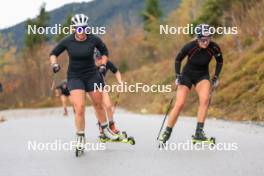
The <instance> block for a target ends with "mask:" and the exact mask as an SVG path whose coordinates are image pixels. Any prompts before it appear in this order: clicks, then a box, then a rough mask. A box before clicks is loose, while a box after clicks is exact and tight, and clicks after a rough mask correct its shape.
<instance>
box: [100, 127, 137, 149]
mask: <svg viewBox="0 0 264 176" xmlns="http://www.w3.org/2000/svg"><path fill="white" fill-rule="evenodd" d="M112 127H113V126H112ZM100 128H101V129H102V133H100V136H99V140H100V142H102V143H106V142H119V143H126V144H131V145H135V143H136V142H135V139H134V138H133V137H127V134H126V133H123V132H122V134H115V133H114V132H113V131H112V130H111V129H110V128H109V127H99V129H100ZM109 136H112V137H109Z"/></svg>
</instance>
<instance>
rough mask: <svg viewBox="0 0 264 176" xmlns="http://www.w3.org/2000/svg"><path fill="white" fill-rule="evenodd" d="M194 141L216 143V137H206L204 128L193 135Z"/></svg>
mask: <svg viewBox="0 0 264 176" xmlns="http://www.w3.org/2000/svg"><path fill="white" fill-rule="evenodd" d="M192 143H193V144H209V145H215V144H216V142H215V138H214V137H210V138H208V137H206V136H205V133H204V131H203V130H198V131H196V133H195V135H192Z"/></svg>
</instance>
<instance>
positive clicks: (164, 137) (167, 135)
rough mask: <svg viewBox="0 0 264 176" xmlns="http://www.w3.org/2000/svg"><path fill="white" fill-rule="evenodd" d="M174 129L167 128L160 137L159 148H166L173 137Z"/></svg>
mask: <svg viewBox="0 0 264 176" xmlns="http://www.w3.org/2000/svg"><path fill="white" fill-rule="evenodd" d="M171 132H172V128H169V127H167V128H166V130H165V131H164V132H163V134H162V135H161V136H160V137H159V148H164V147H165V146H166V143H167V141H168V140H169V138H170V136H171Z"/></svg>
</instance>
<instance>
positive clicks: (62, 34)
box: [53, 14, 72, 42]
mask: <svg viewBox="0 0 264 176" xmlns="http://www.w3.org/2000/svg"><path fill="white" fill-rule="evenodd" d="M71 17H72V14H69V15H68V16H67V18H66V20H65V21H64V23H63V24H62V28H64V27H69V26H70V25H71ZM66 35H67V34H64V33H60V34H58V35H56V36H55V37H54V38H53V39H54V40H55V41H56V42H58V41H60V40H61V39H63V38H64V37H65V36H66Z"/></svg>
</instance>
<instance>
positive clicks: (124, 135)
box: [109, 121, 128, 139]
mask: <svg viewBox="0 0 264 176" xmlns="http://www.w3.org/2000/svg"><path fill="white" fill-rule="evenodd" d="M109 128H110V130H111V131H112V132H113V133H115V134H117V135H118V136H119V138H120V139H125V138H128V136H127V133H126V132H125V131H122V132H120V130H119V129H118V128H116V126H115V122H114V121H111V122H109Z"/></svg>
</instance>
